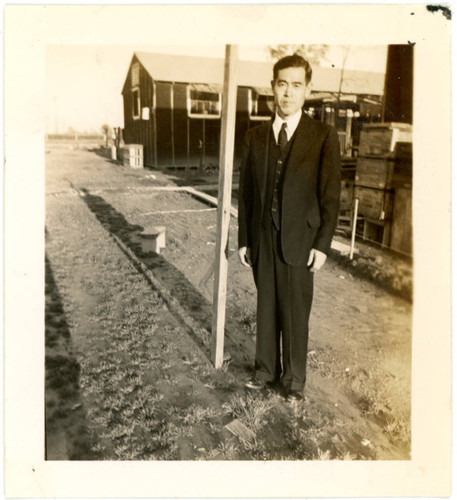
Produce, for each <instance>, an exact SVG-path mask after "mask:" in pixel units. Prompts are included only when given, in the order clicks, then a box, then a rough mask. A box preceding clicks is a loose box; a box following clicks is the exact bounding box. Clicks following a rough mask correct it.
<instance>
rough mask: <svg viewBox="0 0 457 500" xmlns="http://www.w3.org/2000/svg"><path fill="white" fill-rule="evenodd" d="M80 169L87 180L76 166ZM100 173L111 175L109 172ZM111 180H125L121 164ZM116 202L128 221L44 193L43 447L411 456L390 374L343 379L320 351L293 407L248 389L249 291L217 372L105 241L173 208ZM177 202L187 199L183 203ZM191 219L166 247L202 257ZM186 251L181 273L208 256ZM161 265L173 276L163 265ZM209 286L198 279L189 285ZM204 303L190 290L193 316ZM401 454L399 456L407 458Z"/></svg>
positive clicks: (295, 456) (98, 452)
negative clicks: (245, 433) (247, 433)
mask: <svg viewBox="0 0 457 500" xmlns="http://www.w3.org/2000/svg"><path fill="white" fill-rule="evenodd" d="M65 168H67V167H65ZM110 168H111V167H110ZM89 172H90V170H89ZM75 175H76V174H75ZM77 175H82V174H80V171H79V170H78V173H77ZM91 175H92V173H91ZM97 175H99V179H106V175H107V172H106V171H105V176H104V177H103V176H102V175H101V173H99V174H97ZM114 175H115V176H118V177H119V178H120V179H124V180H125V178H124V177H122V176H121V175H120V173H119V172H118V171H117V170H116V172H115V173H114ZM138 175H139V174H138V173H136V172H135V173H134V176H133V178H134V179H136V178H137V177H136V176H138ZM86 181H87V182H89V181H88V180H87V179H85V181H84V182H86ZM105 182H107V181H105ZM116 196H117V197H116V198H115V197H114V196H113V199H114V198H115V199H116V200H118V202H119V204H120V205H119V206H117V207H116V209H117V210H120V212H122V213H123V214H124V212H125V220H122V218H121V217H120V215H119V214H120V212H119V213H118V214H117V216H116V217H114V216H113V215H112V214H113V213H114V212H115V209H114V208H113V207H112V206H110V205H109V204H108V203H107V202H104V201H103V198H102V197H100V199H98V200H95V199H93V200H92V201H93V202H94V203H95V201H97V203H98V205H97V206H98V209H99V210H100V213H97V214H95V213H94V212H91V210H90V209H89V208H90V207H89V205H88V204H87V203H84V202H83V201H82V200H81V199H79V198H78V197H60V198H59V197H53V198H52V199H48V206H47V226H48V237H47V241H46V249H47V253H48V255H49V262H51V263H52V268H53V272H54V273H55V275H54V277H53V280H51V279H48V278H47V280H46V299H47V302H46V328H47V330H46V331H47V334H46V349H47V350H46V354H47V359H46V370H47V386H46V398H47V400H46V408H47V435H48V438H49V439H48V440H49V442H50V445H52V446H50V447H48V449H49V450H51V451H52V450H53V451H54V452H55V453H57V452H56V450H58V449H60V448H59V446H58V445H59V443H57V442H52V440H53V439H54V440H55V441H58V439H60V438H59V436H61V435H62V434H65V435H66V436H67V443H66V450H67V451H66V452H65V453H64V454H63V455H62V456H58V457H57V458H62V459H69V458H70V459H85V460H91V459H102V460H364V459H377V458H384V457H385V456H386V455H385V454H384V455H383V453H384V450H385V449H386V448H387V447H389V446H390V449H397V448H398V447H403V448H404V449H405V450H407V449H408V447H409V443H410V436H409V434H410V426H409V419H408V412H403V411H401V409H400V408H399V407H398V406H396V405H395V401H392V400H391V398H390V397H389V396H390V394H392V391H391V387H390V386H389V387H387V386H384V387H383V386H382V384H381V382H380V381H382V379H383V377H384V374H383V373H381V372H380V371H379V370H377V369H376V366H373V365H370V364H369V363H367V362H365V363H361V365H360V366H352V365H351V366H350V371H349V372H345V366H344V365H342V364H341V363H343V362H342V361H341V360H340V359H339V358H338V356H336V355H335V352H333V351H332V349H330V348H327V347H326V348H325V349H324V348H323V345H324V344H323V343H321V344H317V345H316V346H313V347H312V348H311V349H310V351H309V353H308V367H309V374H310V376H311V377H310V384H309V387H310V391H309V393H307V400H306V401H305V402H304V403H288V402H285V401H284V400H283V399H282V398H281V396H280V395H279V394H278V393H277V392H275V391H273V390H268V391H260V392H252V391H248V390H246V389H245V388H244V386H243V382H244V380H245V379H246V378H247V377H248V375H249V374H250V366H247V363H246V361H245V358H243V356H242V352H241V350H242V348H243V347H242V346H243V344H242V342H241V340H240V339H243V338H245V337H252V336H254V335H255V312H254V310H255V307H254V302H253V300H252V296H251V295H249V300H246V297H247V296H248V295H246V293H245V291H244V289H242V288H241V287H240V288H239V294H237V295H236V299H237V303H239V308H238V309H237V311H238V313H237V314H236V315H235V316H236V317H235V318H234V319H231V321H232V323H233V325H235V326H236V328H237V330H236V331H237V332H238V337H235V339H232V340H230V342H231V343H230V344H229V345H230V349H229V350H227V352H230V356H229V357H227V358H226V359H225V361H224V365H223V367H222V369H220V370H215V369H214V368H213V367H212V366H211V364H210V363H209V362H208V359H207V358H206V356H205V354H204V353H203V351H202V350H201V349H200V348H199V347H198V346H197V344H196V343H194V341H193V340H192V338H191V336H190V335H189V332H188V331H187V330H186V329H185V328H184V327H183V326H182V325H181V324H180V323H179V322H178V321H177V320H176V318H175V317H174V316H173V314H171V313H170V311H169V310H168V309H167V307H166V306H165V305H164V302H163V301H162V300H161V298H160V296H159V294H158V293H157V291H155V290H153V289H152V288H151V287H150V285H149V284H148V283H147V282H146V280H145V279H144V277H143V276H142V275H141V274H140V273H139V272H138V270H137V269H136V268H135V267H134V266H133V265H132V264H131V262H129V260H128V259H127V257H126V256H125V255H124V254H123V253H122V252H121V251H120V250H119V248H118V247H117V246H116V245H115V244H114V242H113V240H112V239H111V237H110V235H109V230H110V229H109V228H111V230H112V231H116V232H117V231H119V234H120V232H122V231H130V230H131V231H133V229H132V228H134V227H136V226H135V224H136V223H137V222H138V221H137V220H134V218H133V216H132V214H133V213H137V212H138V213H147V212H151V211H152V210H154V209H155V207H154V206H153V204H154V203H156V202H160V204H163V205H166V203H167V196H168V195H165V194H161V195H160V196H161V198H160V199H159V197H157V199H153V198H151V197H150V195H149V193H147V194H143V195H142V197H136V196H135V197H133V196H131V195H129V196H127V195H126V194H124V195H123V194H122V190H119V193H118V194H117V195H116ZM173 196H175V195H173ZM93 198H94V197H93ZM172 201H173V203H176V204H179V203H181V204H184V203H185V197H183V196H181V195H180V196H175V197H174V198H173V200H172ZM102 202H103V203H102ZM102 209H103V210H102ZM129 210H130V212H129V216H130V217H132V219H131V225H130V226H129V224H130V222H129V223H127V219H128V217H127V212H128V211H129ZM134 210H136V212H134ZM97 217H99V218H97ZM103 217H106V218H107V219H106V220H108V222H107V223H103V222H102V220H103V221H105V219H103ZM192 217H195V215H192ZM205 217H206V216H205ZM175 220H176V221H178V218H176V219H175ZM188 220H189V219H184V218H181V219H179V223H180V224H181V226H179V227H178V225H176V226H173V225H172V219H167V221H168V222H167V223H168V224H169V225H170V226H171V227H170V231H169V233H167V234H171V235H172V236H171V237H172V238H173V239H174V241H175V243H176V244H175V245H171V247H176V248H178V247H179V251H183V252H184V251H186V250H187V247H188V246H189V247H192V248H191V250H192V249H195V246H198V245H200V246H202V247H204V248H205V249H206V248H207V245H206V241H207V239H206V240H205V241H204V242H203V244H201V241H200V240H199V239H198V238H197V234H196V233H195V232H194V231H193V230H192V232H191V231H190V229H189V224H188V222H187V221H188ZM102 224H104V225H102ZM116 224H117V226H116ZM167 231H168V229H167ZM81 234H84V244H82V241H81ZM116 234H117V233H116ZM128 236H129V235H128V234H127V235H126V236H125V237H126V238H127V237H128ZM208 239H209V238H208ZM168 243H169V240H168V241H167V244H168ZM183 243H184V244H183ZM192 245H194V246H192ZM169 250H170V247H168V248H167V251H169ZM173 251H174V250H173ZM191 254H192V259H188V260H187V261H185V262H182V263H180V265H181V267H180V268H179V269H181V270H182V272H184V270H185V266H187V265H188V266H189V268H190V266H191V265H192V266H193V265H194V261H195V262H197V261H198V257H201V256H199V255H197V254H195V253H192V252H191ZM138 255H139V254H138ZM164 255H166V253H165V252H164ZM174 255H175V256H178V257H179V255H180V254H178V253H176V254H174ZM199 262H201V260H200V261H199ZM160 263H161V264H163V267H164V268H165V269H167V268H166V267H165V266H166V264H167V262H166V258H165V257H164V258H163V260H162V261H160ZM176 266H178V264H176ZM196 267H199V266H193V267H192V272H197V271H198V270H197V271H194V269H195V268H196ZM200 267H201V268H202V269H201V272H202V273H203V272H205V269H206V267H205V266H200ZM201 278H202V276H201V275H198V276H196V277H195V281H194V283H200V281H201ZM178 285H179V286H178ZM181 285H183V283H182V282H179V283H177V284H176V287H175V288H173V289H171V290H170V292H171V293H173V294H176V295H178V293H183V294H184V295H185V293H187V291H188V290H189V289H190V287H191V286H192V283H191V282H190V281H189V282H186V283H185V286H183V287H182V289H178V288H179V287H180V286H181ZM195 287H196V288H197V286H196V285H195ZM237 292H238V290H237ZM199 301H200V302H201V296H200V295H196V296H195V304H194V305H195V307H196V308H198V307H199V306H200V305H201V304H200V302H199ZM328 311H330V312H331V308H329V309H328ZM330 312H329V314H330ZM201 314H202V316H204V315H205V314H206V312H205V310H203V312H202V313H201ZM196 317H197V316H196ZM206 320H207V317H206ZM334 326H335V329H336V328H337V327H339V326H340V325H334ZM341 330H343V329H342V328H341ZM249 341H250V342H251V343H252V339H251V338H249ZM329 344H330V342H329ZM353 347H354V343H352V344H351V345H350V346H349V348H353ZM251 361H252V360H251ZM363 370H365V371H363ZM325 388H327V389H328V388H329V389H328V394H324V393H323V390H324V389H325ZM321 393H322V394H321ZM337 396H348V398H346V399H350V403H351V404H349V403H346V406H344V404H343V403H340V406H339V407H338V408H337V407H336V406H333V402H334V399H332V398H336V397H337ZM78 405H80V406H78ZM73 408H75V409H73ZM234 419H237V420H239V421H240V422H241V423H242V424H244V425H245V426H246V427H247V428H248V429H250V430H251V431H252V432H253V433H254V436H255V437H254V438H252V439H242V438H240V437H238V436H235V435H232V434H231V433H230V432H229V430H228V429H227V428H226V427H225V425H226V424H228V423H229V422H231V421H232V420H234ZM367 422H369V423H370V425H367ZM373 429H374V430H373ZM68 443H70V445H68ZM402 453H403V454H402V455H401V454H399V456H398V458H405V457H406V456H407V451H406V452H404V451H403V450H402ZM56 456H57V455H53V456H50V455H48V458H56Z"/></svg>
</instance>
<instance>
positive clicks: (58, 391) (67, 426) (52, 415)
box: [45, 257, 98, 460]
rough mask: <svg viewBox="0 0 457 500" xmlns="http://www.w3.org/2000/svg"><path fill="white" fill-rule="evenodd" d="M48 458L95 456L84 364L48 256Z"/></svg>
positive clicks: (46, 390) (80, 458) (46, 409)
mask: <svg viewBox="0 0 457 500" xmlns="http://www.w3.org/2000/svg"><path fill="white" fill-rule="evenodd" d="M45 277H46V288H45V346H46V358H45V369H46V370H45V376H46V380H45V400H46V401H45V403H46V404H45V459H46V460H83V459H84V460H87V459H88V457H90V458H89V459H92V460H96V459H97V458H98V457H97V456H95V455H94V453H93V452H91V438H90V436H89V432H88V430H87V426H86V413H85V410H84V408H83V405H82V403H81V396H80V386H79V376H80V371H81V367H80V365H79V363H78V362H77V360H76V357H75V356H74V355H73V354H72V345H71V338H70V329H69V326H68V323H67V319H66V315H65V311H64V308H63V305H62V299H61V296H60V293H59V291H58V288H57V285H56V281H55V279H54V275H53V271H52V268H51V264H50V262H49V260H48V258H47V257H46V258H45Z"/></svg>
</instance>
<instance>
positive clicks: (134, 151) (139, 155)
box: [122, 144, 143, 168]
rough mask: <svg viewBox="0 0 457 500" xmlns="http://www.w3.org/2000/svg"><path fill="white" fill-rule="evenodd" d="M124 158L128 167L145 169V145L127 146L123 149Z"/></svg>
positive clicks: (124, 162)
mask: <svg viewBox="0 0 457 500" xmlns="http://www.w3.org/2000/svg"><path fill="white" fill-rule="evenodd" d="M122 158H123V164H124V166H126V167H132V168H143V145H142V144H125V146H124V147H123V148H122Z"/></svg>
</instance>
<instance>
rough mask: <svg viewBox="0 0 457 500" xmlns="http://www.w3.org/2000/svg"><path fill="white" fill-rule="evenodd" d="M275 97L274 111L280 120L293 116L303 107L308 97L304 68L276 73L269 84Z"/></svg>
mask: <svg viewBox="0 0 457 500" xmlns="http://www.w3.org/2000/svg"><path fill="white" fill-rule="evenodd" d="M271 87H272V88H273V93H274V96H275V104H276V110H277V112H278V114H279V116H280V117H281V118H282V119H286V118H287V117H288V116H291V115H293V114H294V113H295V112H296V111H298V110H299V109H301V108H302V107H303V104H305V99H306V97H307V95H308V86H307V85H306V82H305V68H285V69H280V70H279V71H278V76H277V78H276V80H274V81H272V82H271Z"/></svg>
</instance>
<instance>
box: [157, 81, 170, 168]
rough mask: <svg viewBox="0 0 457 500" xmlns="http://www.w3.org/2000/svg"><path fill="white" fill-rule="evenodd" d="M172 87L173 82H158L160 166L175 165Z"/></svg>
mask: <svg viewBox="0 0 457 500" xmlns="http://www.w3.org/2000/svg"><path fill="white" fill-rule="evenodd" d="M171 87H172V84H171V83H168V82H156V122H157V163H158V165H159V167H162V166H170V165H173V151H172V126H171V125H172V121H171V120H172V109H171V98H172V95H171Z"/></svg>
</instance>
